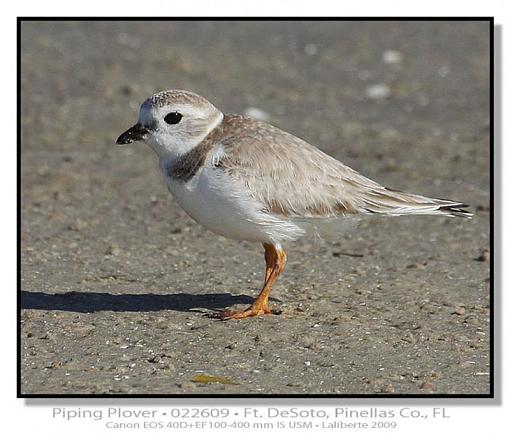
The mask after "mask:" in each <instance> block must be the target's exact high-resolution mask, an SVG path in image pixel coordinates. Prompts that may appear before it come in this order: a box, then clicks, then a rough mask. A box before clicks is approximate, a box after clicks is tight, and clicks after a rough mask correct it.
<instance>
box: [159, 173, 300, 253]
mask: <svg viewBox="0 0 510 437" xmlns="http://www.w3.org/2000/svg"><path fill="white" fill-rule="evenodd" d="M165 180H166V183H167V185H168V188H169V189H170V191H171V192H172V194H173V195H174V197H175V199H176V200H177V202H178V203H179V205H180V206H181V207H182V209H184V211H186V212H187V213H188V214H189V215H190V216H191V217H192V218H193V219H194V220H195V221H196V222H198V223H200V224H201V225H203V226H204V227H206V228H207V229H209V230H211V231H213V232H215V233H217V234H220V235H223V236H224V237H227V238H232V239H236V240H247V241H258V242H262V243H273V244H279V243H281V242H282V241H288V240H295V239H297V238H299V237H301V236H302V235H304V233H305V230H304V229H303V228H301V227H300V226H298V225H296V224H295V223H293V222H292V221H290V220H286V219H284V218H278V217H275V216H272V215H269V214H267V213H264V212H263V211H262V210H261V209H262V206H261V205H260V204H259V203H258V202H256V201H255V199H253V197H251V196H250V195H249V193H248V192H247V191H246V188H245V187H243V186H242V184H240V183H238V182H237V181H234V180H231V179H230V177H229V176H228V175H227V174H225V173H224V172H223V171H222V170H219V169H217V168H215V167H213V166H208V165H206V166H204V167H203V168H202V169H201V170H200V171H199V173H197V174H196V175H195V176H194V177H193V178H192V179H191V180H190V181H188V182H181V181H177V180H174V179H171V178H169V177H168V176H165Z"/></svg>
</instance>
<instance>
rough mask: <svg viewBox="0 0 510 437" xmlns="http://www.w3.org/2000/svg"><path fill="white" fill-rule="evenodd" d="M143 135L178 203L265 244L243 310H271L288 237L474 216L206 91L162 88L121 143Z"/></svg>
mask: <svg viewBox="0 0 510 437" xmlns="http://www.w3.org/2000/svg"><path fill="white" fill-rule="evenodd" d="M135 141H145V142H146V143H147V144H148V145H149V146H150V147H151V148H152V149H153V150H154V152H156V154H157V155H158V157H159V163H160V169H161V172H162V173H163V176H164V178H165V181H166V183H167V185H168V188H169V190H170V192H171V193H172V194H173V196H174V197H175V199H176V200H177V202H178V203H179V205H180V206H181V207H182V208H183V209H184V210H185V211H186V212H187V213H188V214H189V215H190V216H191V217H192V218H193V219H194V220H195V221H196V222H198V223H200V224H202V225H203V226H204V227H206V228H207V229H209V230H211V231H212V232H215V233H217V234H220V235H223V236H225V237H228V238H232V239H237V240H246V241H253V242H260V243H262V245H263V247H264V250H265V259H266V269H265V276H264V285H263V287H262V290H261V292H260V294H259V295H258V297H257V298H256V299H255V301H254V302H253V304H252V305H251V306H250V307H249V308H247V309H245V310H242V311H237V312H233V311H222V312H220V313H219V315H218V317H220V318H221V319H243V318H246V317H250V316H258V315H262V314H270V313H271V310H270V308H269V294H270V292H271V288H272V287H273V285H274V283H275V281H276V279H277V278H278V276H279V275H280V274H281V273H282V271H283V269H284V268H285V264H286V261H287V255H286V253H285V251H284V249H283V244H284V243H286V242H289V241H294V240H297V239H299V238H301V237H303V236H305V235H306V234H309V233H311V232H314V233H316V232H319V233H320V232H321V229H322V228H323V227H325V226H326V225H327V226H330V225H331V223H336V222H340V221H342V220H345V219H346V218H348V217H361V216H364V215H382V216H401V215H424V214H426V215H441V216H451V217H452V216H457V217H469V216H470V215H471V214H470V213H469V212H468V211H466V210H464V209H463V208H464V207H466V206H467V205H466V204H464V203H461V202H456V201H453V200H445V199H435V198H429V197H425V196H421V195H418V194H410V193H406V192H403V191H398V190H393V189H390V188H386V187H384V186H382V185H380V184H378V183H377V182H374V181H372V180H370V179H368V178H366V177H364V176H362V175H361V174H359V173H357V172H356V171H355V170H353V169H351V168H349V167H347V166H346V165H344V164H342V163H341V162H340V161H338V160H336V159H334V158H333V157H331V156H329V155H327V154H326V153H324V152H322V151H321V150H319V149H318V148H316V147H314V146H312V145H311V144H309V143H307V142H306V141H304V140H302V139H300V138H298V137H296V136H294V135H292V134H290V133H288V132H285V131H283V130H281V129H278V128H277V127H274V126H272V125H271V124H269V123H266V122H264V121H261V120H256V119H253V118H249V117H244V116H241V115H233V114H223V113H222V112H221V111H220V110H219V109H217V108H216V107H215V106H214V105H213V104H212V103H210V102H209V101H208V100H206V99H205V98H203V97H201V96H199V95H197V94H195V93H192V92H190V91H183V90H169V91H162V92H159V93H157V94H154V95H153V96H151V97H149V98H148V99H147V100H145V102H143V104H142V105H141V107H140V112H139V118H138V122H137V123H136V124H135V125H134V126H132V127H131V128H129V129H128V130H127V131H125V132H124V133H123V134H122V135H120V136H119V138H118V139H117V144H129V143H133V142H135Z"/></svg>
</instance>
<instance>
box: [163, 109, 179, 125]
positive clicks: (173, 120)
mask: <svg viewBox="0 0 510 437" xmlns="http://www.w3.org/2000/svg"><path fill="white" fill-rule="evenodd" d="M181 118H182V114H181V113H180V112H169V113H168V114H166V115H165V121H166V122H167V123H168V124H177V123H179V122H180V121H181Z"/></svg>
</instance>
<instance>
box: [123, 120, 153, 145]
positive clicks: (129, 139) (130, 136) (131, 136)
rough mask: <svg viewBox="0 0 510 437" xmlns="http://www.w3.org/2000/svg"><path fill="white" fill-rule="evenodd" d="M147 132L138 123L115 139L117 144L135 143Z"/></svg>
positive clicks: (143, 137)
mask: <svg viewBox="0 0 510 437" xmlns="http://www.w3.org/2000/svg"><path fill="white" fill-rule="evenodd" d="M148 132H149V131H148V130H147V128H146V127H144V126H142V125H141V124H140V123H136V124H135V125H134V126H133V127H130V128H129V129H128V130H127V131H126V132H124V133H123V134H122V135H121V136H120V137H119V138H117V144H130V143H134V142H135V141H140V140H143V139H145V135H147V133H148Z"/></svg>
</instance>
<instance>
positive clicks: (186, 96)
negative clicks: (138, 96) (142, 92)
mask: <svg viewBox="0 0 510 437" xmlns="http://www.w3.org/2000/svg"><path fill="white" fill-rule="evenodd" d="M145 103H146V104H148V105H150V106H152V107H154V108H163V107H164V106H167V105H168V104H170V103H171V104H176V105H182V104H184V105H207V104H210V103H209V101H208V100H206V99H204V98H203V97H202V96H199V95H198V94H195V93H192V92H191V91H185V90H167V91H160V92H159V93H156V94H153V95H152V96H150V97H149V98H148V99H147V100H146V101H145Z"/></svg>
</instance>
